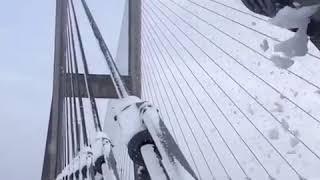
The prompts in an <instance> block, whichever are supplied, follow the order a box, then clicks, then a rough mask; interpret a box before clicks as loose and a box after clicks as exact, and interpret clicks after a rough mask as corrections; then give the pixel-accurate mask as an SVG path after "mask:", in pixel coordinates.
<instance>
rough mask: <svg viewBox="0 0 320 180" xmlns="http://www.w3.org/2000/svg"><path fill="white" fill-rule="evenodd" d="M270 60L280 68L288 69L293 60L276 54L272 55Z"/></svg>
mask: <svg viewBox="0 0 320 180" xmlns="http://www.w3.org/2000/svg"><path fill="white" fill-rule="evenodd" d="M270 60H271V61H272V62H273V63H274V65H275V66H277V67H278V68H280V69H288V68H289V67H291V66H292V65H293V64H294V61H292V60H291V59H290V58H287V57H281V56H278V55H275V56H272V57H271V59H270Z"/></svg>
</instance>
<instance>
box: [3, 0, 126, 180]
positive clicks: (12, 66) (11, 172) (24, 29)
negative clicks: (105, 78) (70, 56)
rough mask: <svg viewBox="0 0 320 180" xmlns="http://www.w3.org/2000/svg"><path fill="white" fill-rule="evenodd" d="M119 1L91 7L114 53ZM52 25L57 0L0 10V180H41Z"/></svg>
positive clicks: (17, 0)
mask: <svg viewBox="0 0 320 180" xmlns="http://www.w3.org/2000/svg"><path fill="white" fill-rule="evenodd" d="M123 2H124V0H120V1H119V0H109V1H105V2H102V1H99V0H91V1H90V3H89V5H92V6H93V3H95V5H97V4H99V5H98V6H95V8H94V10H95V12H94V13H96V12H99V13H98V14H97V16H99V18H98V23H100V24H101V25H100V26H101V27H108V28H104V29H103V30H104V32H103V33H104V35H105V39H106V41H107V43H108V44H110V49H111V51H112V52H113V53H115V51H116V49H117V41H118V36H119V27H120V24H121V17H122V14H123V6H124V3H123ZM54 20H55V0H45V1H44V0H28V1H21V0H10V1H3V2H2V4H1V6H0V23H1V24H0V88H1V89H0V100H1V103H0V144H1V145H0V160H1V162H0V174H1V179H7V180H21V179H26V180H37V179H40V176H41V170H42V161H43V154H44V148H45V140H46V132H47V126H48V120H49V109H50V101H51V90H52V70H53V51H54V49H53V45H54V23H55V22H54ZM103 23H104V24H103ZM111 24H112V26H110V25H111ZM85 33H89V31H84V34H85ZM89 56H90V55H89ZM99 56H100V55H99Z"/></svg>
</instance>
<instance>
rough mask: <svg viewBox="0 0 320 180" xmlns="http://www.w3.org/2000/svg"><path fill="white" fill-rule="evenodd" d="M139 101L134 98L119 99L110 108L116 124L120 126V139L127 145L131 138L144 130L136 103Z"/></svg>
mask: <svg viewBox="0 0 320 180" xmlns="http://www.w3.org/2000/svg"><path fill="white" fill-rule="evenodd" d="M140 102H141V99H139V98H137V97H135V96H129V97H126V98H123V99H119V100H118V101H117V102H116V103H114V104H113V105H112V107H111V110H112V112H111V113H112V114H113V115H114V117H115V119H114V121H116V123H117V124H118V125H119V126H120V130H121V139H122V141H123V142H124V143H125V144H127V143H128V142H129V141H130V139H131V138H132V136H134V135H135V134H136V133H137V132H140V131H142V130H144V129H145V127H144V125H143V124H142V122H141V120H140V112H139V109H138V108H137V106H136V103H140Z"/></svg>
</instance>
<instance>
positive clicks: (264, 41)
mask: <svg viewBox="0 0 320 180" xmlns="http://www.w3.org/2000/svg"><path fill="white" fill-rule="evenodd" d="M260 47H261V49H262V50H263V51H264V52H266V51H267V50H268V49H269V44H268V41H267V40H266V39H264V40H263V41H262V43H261V45H260Z"/></svg>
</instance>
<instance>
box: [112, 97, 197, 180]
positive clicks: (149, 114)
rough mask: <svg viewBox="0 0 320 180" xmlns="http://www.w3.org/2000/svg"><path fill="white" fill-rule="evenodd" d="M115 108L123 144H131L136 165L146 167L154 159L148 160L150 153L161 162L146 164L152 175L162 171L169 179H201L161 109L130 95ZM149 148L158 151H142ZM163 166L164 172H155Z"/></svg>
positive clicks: (130, 147) (130, 149)
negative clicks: (177, 141) (173, 136)
mask: <svg viewBox="0 0 320 180" xmlns="http://www.w3.org/2000/svg"><path fill="white" fill-rule="evenodd" d="M113 109H114V111H116V112H117V113H115V114H116V116H115V117H114V120H115V121H118V122H119V125H120V127H121V132H122V135H123V141H124V142H125V143H126V144H127V146H128V151H129V155H130V157H131V159H132V160H133V161H134V162H135V163H137V164H139V165H143V164H144V162H149V160H150V159H148V161H147V160H146V159H145V158H146V157H149V156H148V155H147V154H150V153H152V154H154V156H153V157H150V158H151V159H154V158H155V157H157V158H158V161H152V160H151V161H152V162H158V163H157V164H156V165H155V164H153V163H147V164H145V165H146V166H147V169H148V171H149V170H151V169H152V170H151V171H152V172H158V173H159V172H162V173H163V174H162V175H163V176H164V177H167V178H168V179H185V180H188V179H197V177H196V175H195V173H194V172H193V170H192V168H191V167H190V165H189V164H188V162H187V160H186V159H185V158H184V155H183V154H182V152H181V151H180V149H179V147H178V145H177V144H176V143H175V141H174V139H173V138H172V136H171V134H170V132H169V131H168V129H167V128H166V126H165V124H164V122H163V121H162V119H161V116H160V114H159V110H158V109H157V108H155V107H154V106H153V105H152V104H150V103H148V102H142V101H141V100H140V99H139V98H137V97H133V96H129V97H127V98H123V99H121V100H119V103H118V104H116V105H115V106H114V107H113ZM145 146H146V147H153V148H154V150H152V152H151V151H150V148H144V149H145V151H141V148H143V147H145ZM143 153H146V154H143ZM142 158H143V159H142ZM151 161H150V162H151ZM159 167H161V169H162V170H161V169H160V171H159V170H158V171H157V170H153V169H154V168H156V169H157V168H159ZM153 174H154V173H153ZM155 174H157V173H155ZM151 175H152V174H151Z"/></svg>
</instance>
